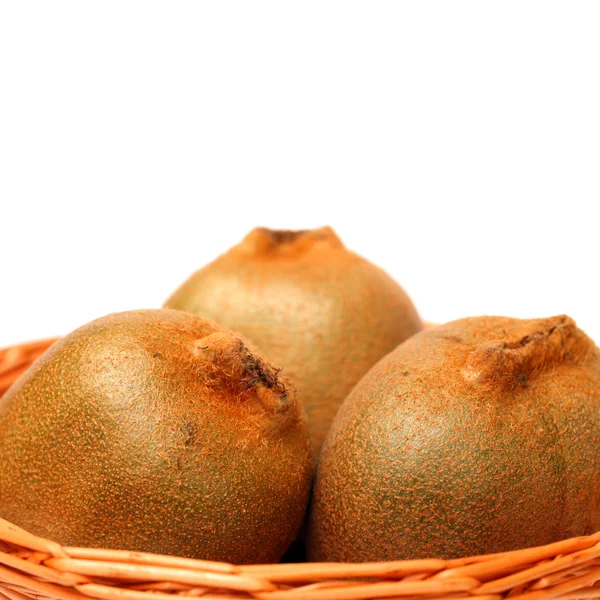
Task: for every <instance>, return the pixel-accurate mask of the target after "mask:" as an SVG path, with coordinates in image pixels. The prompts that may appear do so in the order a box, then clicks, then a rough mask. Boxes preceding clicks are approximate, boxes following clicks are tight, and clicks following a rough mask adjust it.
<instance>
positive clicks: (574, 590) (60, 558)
mask: <svg viewBox="0 0 600 600" xmlns="http://www.w3.org/2000/svg"><path fill="white" fill-rule="evenodd" d="M54 341H55V340H44V341H41V342H34V343H30V344H23V345H20V346H14V347H11V348H7V349H5V350H0V395H1V394H3V393H4V392H5V391H6V389H8V387H9V386H10V385H11V384H12V382H14V381H15V380H16V379H17V378H18V377H19V375H21V373H23V372H24V371H25V370H26V369H27V367H28V366H29V365H30V364H31V363H32V362H33V361H34V360H35V359H36V358H38V357H39V356H40V355H41V354H42V353H43V352H44V351H45V350H46V349H47V348H48V347H49V346H50V345H51V344H52V343H53V342H54ZM0 510H1V507H0ZM596 582H599V583H598V585H596ZM173 596H186V597H200V598H202V599H205V600H208V599H209V598H220V599H224V598H232V599H233V598H236V599H240V598H259V599H265V600H266V599H271V600H278V599H281V600H286V599H289V600H299V599H306V600H333V599H337V600H361V599H369V598H402V599H403V600H438V599H439V600H442V599H449V600H450V599H461V598H478V599H479V600H501V599H503V598H511V599H513V600H517V599H518V600H525V599H526V600H537V599H549V598H558V599H562V600H571V599H572V600H575V599H578V598H598V597H600V532H598V533H596V534H594V535H591V536H586V537H576V538H571V539H568V540H564V541H561V542H556V543H554V544H549V545H547V546H540V547H537V548H527V549H523V550H515V551H513V552H503V553H498V554H490V555H487V556H474V557H468V558H460V559H455V560H439V559H423V560H404V561H395V562H383V563H303V564H277V565H244V566H236V565H231V564H227V563H216V562H209V561H203V560H194V559H189V558H179V557H175V556H161V555H156V554H145V553H141V552H129V551H126V550H97V549H92V548H68V547H63V546H61V545H59V544H57V543H56V542H53V541H49V540H45V539H42V538H39V537H36V536H34V535H32V534H30V533H28V532H26V531H24V530H23V529H21V528H19V527H17V526H16V525H12V524H11V523H9V522H8V521H4V520H3V519H0V599H1V600H26V599H28V598H32V599H36V600H37V599H45V598H51V599H53V600H82V599H85V598H98V599H100V600H169V599H171V600H172V598H173Z"/></svg>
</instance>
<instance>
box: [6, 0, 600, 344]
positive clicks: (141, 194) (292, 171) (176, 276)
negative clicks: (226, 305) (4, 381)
mask: <svg viewBox="0 0 600 600" xmlns="http://www.w3.org/2000/svg"><path fill="white" fill-rule="evenodd" d="M1 1H2V0H0V2H1ZM599 32H600V3H598V2H567V1H564V2H552V1H549V0H545V1H543V2H527V1H523V0H519V1H515V2H512V1H510V0H504V1H502V2H483V1H481V0H478V1H474V2H460V1H459V2H447V1H443V2H427V1H418V2H412V3H411V2H397V1H394V2H371V1H365V2H351V1H347V0H346V1H344V2H340V3H331V2H326V1H323V0H321V1H318V2H310V1H306V0H303V1H302V2H293V3H292V2H284V1H282V0H279V1H277V2H268V3H267V2H253V1H247V0H244V1H243V2H227V1H219V2H196V1H195V2H167V1H165V2H152V1H149V0H144V1H143V2H127V1H123V0H119V1H117V2H113V1H108V0H103V1H102V2H82V1H81V0H78V1H77V2H60V1H53V2H47V1H44V2H29V1H26V0H19V1H15V2H9V1H6V2H2V3H1V4H0V258H1V260H2V276H1V278H0V345H6V344H10V343H13V342H19V341H22V340H29V339H34V338H40V337H45V336H50V335H58V334H64V333H67V332H68V331H70V330H72V329H74V328H76V327H78V326H79V325H81V324H83V323H85V322H87V321H89V320H91V319H93V318H96V317H99V316H102V315H104V314H106V313H109V312H113V311H117V310H125V309H133V308H142V307H153V306H160V304H161V303H162V302H163V301H164V300H165V298H166V297H167V296H168V295H169V294H170V293H171V291H172V290H173V289H174V288H175V287H177V286H178V285H179V283H180V282H181V281H182V280H183V279H185V278H186V277H187V276H188V275H189V273H191V272H192V271H193V270H195V269H196V268H198V267H200V266H201V265H203V264H204V263H206V262H207V261H209V260H211V259H213V258H214V257H215V256H216V255H218V254H219V253H221V252H223V251H224V250H226V249H227V248H228V247H229V246H231V245H233V244H234V243H236V242H237V241H238V240H239V239H241V237H243V235H244V234H245V233H246V232H247V231H248V230H250V229H251V228H253V227H254V226H257V225H266V226H271V227H280V228H306V227H313V226H320V225H323V224H330V225H332V226H333V227H334V228H335V229H336V230H337V231H338V233H339V234H340V236H341V237H342V238H343V239H344V241H345V242H346V244H347V245H348V246H349V247H350V248H352V249H354V250H355V251H357V252H359V253H360V254H362V255H364V256H366V257H368V258H369V259H371V260H372V261H374V262H376V263H378V264H380V265H381V266H383V267H384V268H385V269H387V270H388V271H389V272H390V273H391V274H392V275H393V276H394V277H396V278H397V279H398V281H399V282H400V283H401V284H402V285H403V286H404V287H405V289H406V290H407V291H408V292H409V293H410V295H411V296H412V297H413V299H414V301H415V303H416V304H417V307H418V309H419V311H420V312H421V314H422V315H423V316H424V317H425V318H426V319H429V320H434V321H445V320H449V319H454V318H458V317H461V316H466V315H474V314H482V313H488V314H507V315H513V316H521V317H535V316H547V315H551V314H557V313H563V312H565V313H568V314H570V315H571V316H573V317H574V318H575V319H576V320H577V321H578V322H579V324H580V325H581V326H582V327H583V328H584V329H585V330H586V331H588V333H589V334H590V335H592V336H593V337H594V338H595V339H596V340H597V341H600V311H599V307H600V303H599V299H600V285H599V283H598V278H599V269H598V267H599V260H600V255H599V253H598V243H597V239H598V231H599V225H598V220H597V217H596V207H597V205H598V200H599V199H600V33H599Z"/></svg>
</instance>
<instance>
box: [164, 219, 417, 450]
mask: <svg viewBox="0 0 600 600" xmlns="http://www.w3.org/2000/svg"><path fill="white" fill-rule="evenodd" d="M165 306H166V307H167V308H173V309H178V310H183V311H188V312H191V313H194V314H197V315H200V316H202V317H206V318H209V319H214V320H215V321H217V322H218V323H220V324H221V325H223V326H225V327H228V328H230V329H233V330H234V331H239V332H241V333H242V334H243V335H244V336H246V337H247V338H248V339H250V340H251V341H252V342H254V344H256V345H257V347H258V348H260V349H261V351H262V352H264V354H265V355H266V356H267V357H268V358H269V359H270V360H272V361H273V362H274V363H275V364H277V365H280V366H281V367H283V369H284V372H285V373H286V374H287V376H288V377H289V378H290V379H291V381H292V383H293V384H294V385H295V386H296V389H297V391H298V397H299V399H300V400H301V402H302V403H303V404H304V406H305V408H306V412H307V415H308V425H309V431H310V435H311V442H312V452H313V457H316V456H317V455H318V451H319V448H320V447H321V444H322V442H323V440H324V438H325V435H326V434H327V431H328V429H329V426H330V424H331V421H332V419H333V417H334V415H335V413H336V412H337V409H338V408H339V406H340V405H341V403H342V402H343V400H344V398H345V397H346V396H347V395H348V393H349V392H350V390H351V389H352V387H353V386H354V385H355V384H356V382H357V381H358V380H359V379H360V378H361V377H362V375H364V373H366V372H367V371H368V370H369V369H370V368H371V367H372V366H373V365H374V364H375V363H376V362H377V361H378V360H379V359H380V358H381V357H383V356H384V355H386V354H387V353H388V352H390V351H391V350H393V349H394V348H395V347H396V346H397V345H398V344H400V343H401V342H403V341H404V340H405V339H407V338H408V337H410V336H411V335H413V334H414V333H417V332H418V331H420V330H421V329H422V327H423V325H422V323H421V319H420V318H419V315H418V314H417V311H416V310H415V308H414V306H413V304H412V302H411V301H410V299H409V298H408V296H407V295H406V293H405V292H404V291H403V289H402V288H401V287H400V286H399V285H398V284H397V283H396V282H395V281H394V280H393V279H392V278H391V277H390V276H389V275H388V274H387V273H385V272H384V271H383V270H382V269H380V268H379V267H376V266H375V265H373V264H372V263H370V262H368V261H367V260H365V259H364V258H361V257H360V256H357V255H356V254H354V253H353V252H350V251H349V250H347V249H346V248H345V247H344V245H343V244H342V242H341V240H340V239H339V238H338V236H337V235H336V234H335V233H334V231H333V230H332V229H331V228H330V227H324V228H321V229H315V230H307V231H278V230H269V229H265V228H258V229H254V230H253V231H251V232H250V233H249V234H248V235H247V236H246V238H245V239H244V240H243V241H242V242H241V243H240V244H238V245H237V246H235V247H233V248H232V249H230V250H229V251H228V252H227V253H225V254H223V255H222V256H220V257H219V258H217V259H216V260H215V261H214V262H212V263H211V264H209V265H208V266H205V267H204V268H202V269H200V270H199V271H197V272H196V273H194V274H193V275H192V276H191V277H190V279H188V280H187V281H186V282H185V283H184V284H183V285H182V286H181V287H180V288H179V289H178V290H177V291H176V292H175V293H174V294H173V295H172V296H171V298H169V300H168V301H167V302H166V304H165Z"/></svg>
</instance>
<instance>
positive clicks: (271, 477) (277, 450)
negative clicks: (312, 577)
mask: <svg viewBox="0 0 600 600" xmlns="http://www.w3.org/2000/svg"><path fill="white" fill-rule="evenodd" d="M0 466H1V468H0V516H2V517H3V518H5V519H7V520H9V521H11V522H13V523H15V524H16V525H18V526H20V527H22V528H24V529H26V530H28V531H30V532H31V533H34V534H37V535H40V536H43V537H46V538H49V539H53V540H56V541H58V542H60V543H62V544H63V545H71V546H90V547H105V548H106V547H108V548H116V549H127V550H138V551H146V552H156V553H162V554H176V555H179V556H189V557H199V558H204V559H210V560H220V561H229V562H234V563H247V562H273V561H277V560H278V559H279V558H280V557H281V555H282V554H283V552H284V551H285V549H286V548H287V546H288V545H289V544H290V543H291V541H292V540H293V539H294V536H295V534H296V532H297V530H298V528H299V526H300V524H301V522H302V520H303V517H304V512H305V508H306V503H307V500H308V494H309V487H310V477H311V462H310V453H309V438H308V430H307V426H306V417H305V415H304V413H303V410H302V408H301V406H300V404H299V403H298V402H297V400H296V396H295V392H294V390H293V387H292V386H291V385H290V383H289V381H287V380H286V378H285V377H282V376H281V374H280V373H279V372H278V369H276V368H275V367H273V366H272V365H270V364H269V363H268V362H266V361H265V360H264V359H263V358H262V357H261V356H260V355H259V354H257V353H256V352H255V350H254V349H252V348H250V347H249V346H248V345H247V343H245V342H244V341H242V340H241V339H240V338H239V337H238V336H236V335H234V334H233V333H231V332H230V331H228V330H226V329H223V328H221V327H220V326H217V325H216V324H215V323H212V322H210V321H207V320H205V319H201V318H199V317H196V316H193V315H189V314H186V313H182V312H179V311H170V310H144V311H133V312H126V313H117V314H114V315H109V316H107V317H104V318H101V319H98V320H96V321H93V322H92V323H89V324H87V325H85V326H83V327H81V328H80V329H78V330H76V331H74V332H73V333H71V334H70V335H68V336H67V337H65V338H63V339H62V340H60V341H59V342H57V343H56V344H55V345H54V346H52V348H51V349H50V350H49V351H48V352H47V353H46V354H45V355H44V356H43V357H42V358H40V359H39V360H38V361H37V362H36V363H34V364H33V365H32V367H31V368H30V369H29V370H28V371H27V372H26V373H25V374H24V375H23V376H22V377H21V378H20V380H19V381H17V382H16V383H15V385H13V387H12V388H11V389H10V390H9V391H8V392H7V394H6V395H5V396H4V397H3V398H2V400H1V401H0Z"/></svg>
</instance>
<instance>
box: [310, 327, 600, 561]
mask: <svg viewBox="0 0 600 600" xmlns="http://www.w3.org/2000/svg"><path fill="white" fill-rule="evenodd" d="M599 529H600V356H599V352H598V349H597V348H596V346H595V345H594V343H593V342H592V341H591V340H590V339H589V338H588V337H587V336H586V335H585V334H584V333H583V332H582V331H581V330H579V329H578V328H577V327H576V325H575V323H574V322H573V321H572V320H571V319H570V318H569V317H566V316H558V317H552V318H547V319H535V320H518V319H512V318H505V317H476V318H467V319H462V320H459V321H455V322H452V323H448V324H446V325H443V326H439V327H435V328H432V329H430V330H427V331H424V332H422V333H420V334H418V335H416V336H414V337H413V338H411V339H410V340H408V341H407V342H405V343H404V344H402V345H401V346H400V347H398V348H397V349H396V350H395V351H394V352H392V353H391V354H389V355H388V356H386V357H385V358H383V359H382V360H381V361H380V362H379V363H378V364H377V365H376V366H375V367H373V369H371V370H370V371H369V373H368V374H367V375H365V377H364V378H363V379H362V380H361V381H360V382H359V384H358V385H357V386H356V387H355V388H354V390H353V391H352V393H351V394H350V396H349V397H348V399H347V400H346V401H345V402H344V404H343V405H342V407H341V409H340V411H339V413H338V415H337V417H336V419H335V421H334V423H333V425H332V428H331V431H330V434H329V436H328V438H327V440H326V442H325V444H324V447H323V451H322V453H321V459H320V464H319V467H318V472H317V480H316V485H315V491H314V496H313V503H312V509H311V518H310V532H309V557H310V558H311V559H312V560H317V561H351V562H357V561H371V560H375V561H387V560H396V559H411V558H425V557H432V558H433V557H438V558H453V557H460V556H469V555H478V554H486V553H494V552H502V551H508V550H514V549H518V548H524V547H531V546H537V545H542V544H547V543H551V542H554V541H557V540H561V539H564V538H569V537H573V536H578V535H585V534H590V533H593V532H595V531H597V530H599Z"/></svg>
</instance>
